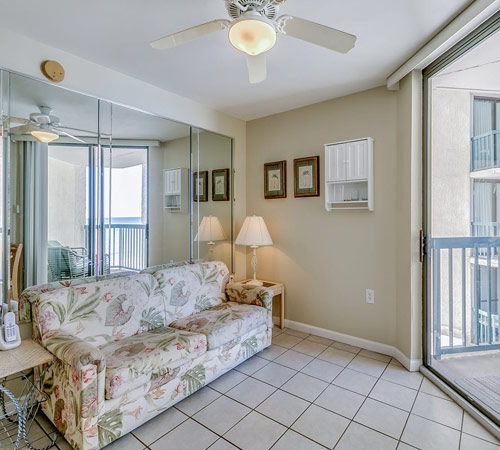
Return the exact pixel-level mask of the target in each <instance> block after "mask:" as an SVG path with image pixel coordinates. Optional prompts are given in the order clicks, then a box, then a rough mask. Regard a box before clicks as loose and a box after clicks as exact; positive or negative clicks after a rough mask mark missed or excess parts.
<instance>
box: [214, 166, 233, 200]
mask: <svg viewBox="0 0 500 450" xmlns="http://www.w3.org/2000/svg"><path fill="white" fill-rule="evenodd" d="M212 201H214V202H228V201H229V169H216V170H212Z"/></svg>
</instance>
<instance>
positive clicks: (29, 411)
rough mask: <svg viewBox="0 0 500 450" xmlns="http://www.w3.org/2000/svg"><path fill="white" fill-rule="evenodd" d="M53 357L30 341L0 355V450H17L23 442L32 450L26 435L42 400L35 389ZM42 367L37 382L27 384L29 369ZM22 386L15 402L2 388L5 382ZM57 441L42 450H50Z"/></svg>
mask: <svg viewBox="0 0 500 450" xmlns="http://www.w3.org/2000/svg"><path fill="white" fill-rule="evenodd" d="M53 360H54V357H53V356H52V354H51V353H50V352H48V351H47V350H45V349H44V348H43V347H42V346H41V345H39V344H37V343H36V342H34V341H32V340H28V339H27V340H25V341H22V342H21V345H20V346H19V347H17V348H15V349H13V350H6V351H0V448H1V447H7V446H9V448H12V446H13V448H14V450H17V449H18V448H19V445H20V443H21V439H24V442H25V444H26V447H27V448H28V449H29V450H34V449H33V447H32V445H31V444H30V442H29V440H28V433H29V430H30V428H31V425H32V423H33V420H34V418H35V415H36V413H37V412H38V409H39V408H40V404H41V403H42V402H43V401H45V399H46V398H45V396H44V394H43V393H42V392H41V390H40V389H39V387H38V385H39V383H40V381H41V379H42V377H43V375H44V373H45V371H46V370H47V369H48V368H49V367H50V365H51V364H52V363H53ZM44 364H46V367H45V369H44V370H43V372H42V373H41V375H40V376H39V378H38V379H37V380H33V381H32V380H31V378H32V375H33V370H32V369H33V367H36V366H41V365H44ZM14 380H16V381H20V382H22V383H24V385H23V387H22V390H21V394H20V395H19V398H16V396H15V395H14V394H13V393H12V392H11V391H10V390H9V389H7V388H6V387H5V382H6V381H14ZM56 439H57V434H55V436H54V438H53V440H52V443H51V444H50V445H48V446H47V447H45V448H44V449H43V450H48V449H49V448H51V447H52V446H53V445H54V444H55V442H56Z"/></svg>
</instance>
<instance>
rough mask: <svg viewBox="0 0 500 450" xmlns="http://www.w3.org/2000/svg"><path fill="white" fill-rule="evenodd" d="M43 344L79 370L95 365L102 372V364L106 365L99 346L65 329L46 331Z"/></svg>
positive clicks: (56, 355) (60, 358) (57, 356)
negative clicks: (64, 330)
mask: <svg viewBox="0 0 500 450" xmlns="http://www.w3.org/2000/svg"><path fill="white" fill-rule="evenodd" d="M42 345H43V346H44V347H45V348H46V349H47V350H48V351H49V352H50V353H52V354H53V355H54V356H55V357H56V358H57V359H59V360H61V361H62V362H64V363H66V364H68V365H69V366H71V367H74V368H75V369H78V370H82V369H83V368H85V367H88V366H89V365H93V366H96V367H97V369H98V372H100V371H101V370H99V369H101V366H103V365H105V360H104V356H103V354H102V353H101V351H100V350H99V348H97V347H96V346H95V345H92V344H91V343H89V342H87V341H84V340H83V339H80V338H79V337H77V336H73V335H71V334H68V333H65V332H63V331H59V330H57V331H49V332H48V333H45V335H44V336H43V337H42Z"/></svg>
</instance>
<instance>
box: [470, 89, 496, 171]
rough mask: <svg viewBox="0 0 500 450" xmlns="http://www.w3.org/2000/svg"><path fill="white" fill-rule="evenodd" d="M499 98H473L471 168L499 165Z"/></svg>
mask: <svg viewBox="0 0 500 450" xmlns="http://www.w3.org/2000/svg"><path fill="white" fill-rule="evenodd" d="M499 163H500V99H491V98H478V97H476V98H474V108H473V120H472V170H473V171H475V170H483V169H489V168H492V167H499V166H500V164H499Z"/></svg>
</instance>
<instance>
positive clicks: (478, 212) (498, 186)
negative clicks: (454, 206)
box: [472, 180, 500, 236]
mask: <svg viewBox="0 0 500 450" xmlns="http://www.w3.org/2000/svg"><path fill="white" fill-rule="evenodd" d="M499 223H500V180H498V181H497V180H474V184H473V193H472V235H473V236H500V232H499Z"/></svg>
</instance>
